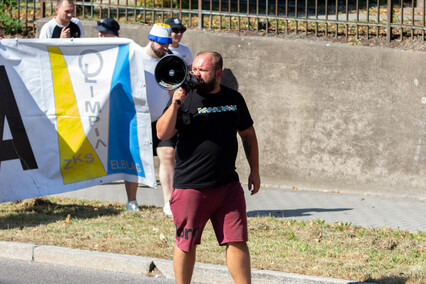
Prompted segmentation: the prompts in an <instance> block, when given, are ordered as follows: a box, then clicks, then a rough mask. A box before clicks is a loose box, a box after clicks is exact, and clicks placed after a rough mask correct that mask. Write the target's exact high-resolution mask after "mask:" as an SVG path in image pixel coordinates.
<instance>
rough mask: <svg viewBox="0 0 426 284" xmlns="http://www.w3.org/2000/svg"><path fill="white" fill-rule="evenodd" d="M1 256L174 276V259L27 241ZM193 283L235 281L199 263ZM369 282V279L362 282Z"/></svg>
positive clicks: (267, 275)
mask: <svg viewBox="0 0 426 284" xmlns="http://www.w3.org/2000/svg"><path fill="white" fill-rule="evenodd" d="M0 257H4V258H11V259H18V260H25V261H35V262H43V263H51V264H59V265H67V266H77V267H84V268H90V269H100V270H108V271H113V272H121V273H128V274H136V275H140V276H144V277H146V276H147V274H148V273H149V272H150V271H152V270H153V269H154V268H156V269H157V270H158V271H159V272H160V273H161V274H162V276H163V277H164V278H166V279H174V274H173V262H172V261H171V260H162V259H152V258H147V257H142V256H134V255H122V254H116V253H106V252H97V251H88V250H78V249H70V248H63V247H55V246H37V245H34V244H27V243H14V242H2V241H0ZM252 278H253V283H268V284H269V283H291V284H302V283H303V284H355V283H360V282H357V281H350V280H342V279H335V278H326V277H316V276H309V275H301V274H294V273H284V272H277V271H268V270H256V269H253V270H252ZM192 281H193V282H200V283H233V280H232V277H231V275H230V273H229V271H228V269H227V267H226V266H221V265H212V264H204V263H196V264H195V268H194V274H193V277H192ZM362 283H364V284H365V282H362Z"/></svg>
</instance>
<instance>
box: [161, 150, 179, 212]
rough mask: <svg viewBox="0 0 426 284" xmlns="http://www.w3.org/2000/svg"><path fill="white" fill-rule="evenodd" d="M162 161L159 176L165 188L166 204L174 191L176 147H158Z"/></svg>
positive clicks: (164, 197)
mask: <svg viewBox="0 0 426 284" xmlns="http://www.w3.org/2000/svg"><path fill="white" fill-rule="evenodd" d="M157 156H158V159H159V161H160V166H159V176H160V183H161V187H162V189H163V199H164V204H166V203H168V202H169V200H170V197H171V195H172V191H173V174H174V173H175V148H173V147H157Z"/></svg>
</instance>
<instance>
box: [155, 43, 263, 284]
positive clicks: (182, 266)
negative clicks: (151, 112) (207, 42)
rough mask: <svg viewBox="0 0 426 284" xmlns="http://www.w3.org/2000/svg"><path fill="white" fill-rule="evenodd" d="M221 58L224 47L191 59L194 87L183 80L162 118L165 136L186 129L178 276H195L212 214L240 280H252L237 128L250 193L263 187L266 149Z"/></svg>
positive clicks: (176, 201)
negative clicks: (225, 79) (225, 77)
mask: <svg viewBox="0 0 426 284" xmlns="http://www.w3.org/2000/svg"><path fill="white" fill-rule="evenodd" d="M222 65H223V59H222V56H221V55H220V54H219V53H217V52H211V51H207V52H201V53H199V54H198V55H197V57H196V58H195V59H194V62H193V65H192V75H193V76H195V77H196V78H197V80H198V82H199V84H198V85H197V86H196V88H193V89H191V88H183V87H180V88H178V89H177V90H176V91H175V92H174V94H173V97H172V98H171V99H170V101H169V103H168V106H167V109H166V110H165V112H164V114H163V115H162V116H161V118H160V119H159V120H158V122H157V135H158V137H159V138H160V139H169V138H170V137H173V136H174V135H175V134H176V133H179V135H178V142H177V148H176V155H175V157H176V167H175V175H174V180H173V188H174V190H173V193H172V196H171V200H170V206H171V210H172V213H173V222H174V223H175V226H176V246H175V250H174V256H173V268H174V273H175V278H176V282H177V283H190V281H191V278H192V272H193V269H194V264H195V255H196V246H197V245H198V244H200V243H201V235H202V232H203V229H204V227H205V225H206V223H207V221H208V220H211V222H212V225H213V227H214V230H215V233H216V237H217V240H218V242H219V244H220V245H226V260H227V266H228V269H229V271H230V273H231V275H232V277H233V279H234V281H235V283H250V281H251V268H250V253H249V249H248V247H247V241H248V232H247V214H246V203H245V198H244V191H243V189H242V187H241V184H240V182H239V177H238V174H237V172H236V170H235V160H236V156H237V151H238V143H237V133H238V134H239V136H240V137H241V139H242V142H243V145H244V150H245V153H246V157H247V160H248V163H249V166H250V175H249V178H248V189H249V190H250V191H251V194H255V193H257V192H258V191H259V188H260V175H259V154H258V153H259V151H258V145H257V138H256V133H255V130H254V127H253V120H252V118H251V116H250V113H249V111H248V108H247V105H246V103H245V101H244V98H243V97H242V95H241V94H240V93H238V92H237V91H234V90H232V89H229V88H227V87H225V86H223V85H220V79H221V77H222ZM173 70H174V69H173ZM172 73H173V72H172ZM169 77H172V76H171V75H170V76H169ZM186 90H189V92H188V93H187V91H186Z"/></svg>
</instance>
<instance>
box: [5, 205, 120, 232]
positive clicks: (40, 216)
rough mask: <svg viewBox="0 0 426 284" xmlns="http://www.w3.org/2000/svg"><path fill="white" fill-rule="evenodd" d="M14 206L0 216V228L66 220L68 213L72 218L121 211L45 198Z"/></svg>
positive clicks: (30, 225) (92, 216) (85, 217)
mask: <svg viewBox="0 0 426 284" xmlns="http://www.w3.org/2000/svg"><path fill="white" fill-rule="evenodd" d="M14 203H15V204H16V208H14V209H11V210H8V211H10V214H7V215H5V216H1V217H0V229H2V230H7V229H16V228H21V229H22V228H25V227H35V226H39V225H40V224H49V223H54V222H57V221H59V220H66V218H67V216H68V214H69V215H70V216H72V218H73V219H88V218H98V217H99V216H108V215H118V214H120V212H121V211H122V210H121V209H119V208H117V206H113V205H111V206H93V205H89V204H85V205H77V204H58V203H55V202H52V201H50V200H48V199H45V198H35V199H28V200H26V201H16V202H14Z"/></svg>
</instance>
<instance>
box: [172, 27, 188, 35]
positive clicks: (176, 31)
mask: <svg viewBox="0 0 426 284" xmlns="http://www.w3.org/2000/svg"><path fill="white" fill-rule="evenodd" d="M185 31H186V29H178V28H175V29H172V32H174V33H175V34H178V33H184V32H185Z"/></svg>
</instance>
